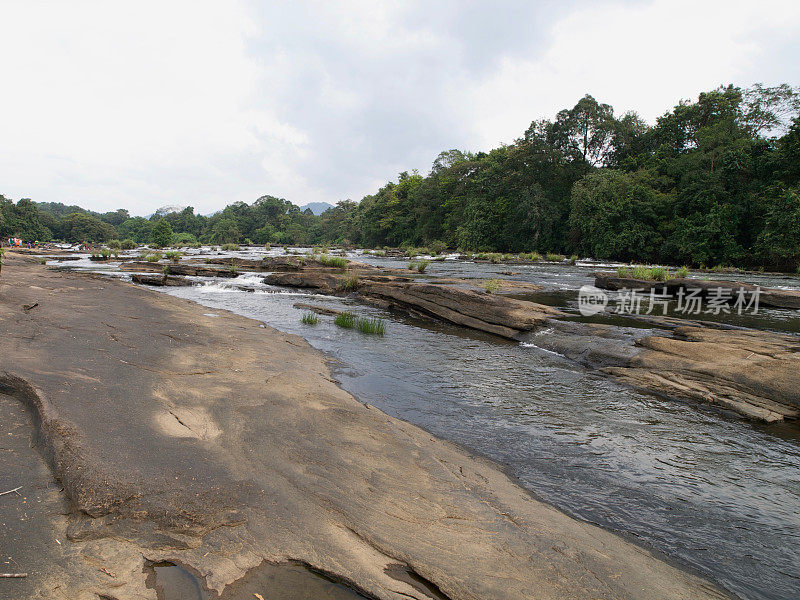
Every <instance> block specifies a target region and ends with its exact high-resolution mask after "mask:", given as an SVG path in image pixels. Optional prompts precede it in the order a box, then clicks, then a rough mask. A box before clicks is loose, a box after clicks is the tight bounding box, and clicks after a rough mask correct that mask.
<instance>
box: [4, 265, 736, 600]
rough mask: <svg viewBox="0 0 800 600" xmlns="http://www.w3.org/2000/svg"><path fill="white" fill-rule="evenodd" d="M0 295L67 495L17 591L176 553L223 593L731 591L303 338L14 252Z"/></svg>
mask: <svg viewBox="0 0 800 600" xmlns="http://www.w3.org/2000/svg"><path fill="white" fill-rule="evenodd" d="M0 303H2V306H3V311H2V313H0V331H2V334H3V339H5V340H6V341H7V350H6V354H5V358H4V361H3V365H2V369H1V370H0V371H1V372H0V379H1V380H2V383H3V386H4V388H3V390H4V392H5V393H6V394H7V395H10V396H12V397H14V398H15V399H16V400H17V401H19V402H21V403H23V405H24V406H26V407H28V408H29V409H30V410H32V411H33V413H34V414H35V417H36V418H35V419H34V420H33V421H32V422H33V423H34V424H35V426H36V427H37V428H38V430H39V433H40V434H41V436H42V440H43V448H44V450H45V456H46V457H47V459H48V460H49V461H50V464H51V466H52V469H53V473H54V476H55V477H56V478H57V480H58V481H59V482H60V483H61V485H62V486H63V489H64V495H65V498H66V499H67V500H68V501H69V503H70V507H71V510H70V511H69V514H67V515H60V514H58V515H57V514H53V513H46V514H45V515H43V516H41V517H40V518H39V522H38V523H37V524H36V527H43V528H49V530H51V531H53V532H55V533H58V532H59V531H60V532H62V534H63V535H62V534H58V535H61V537H63V539H61V538H58V548H55V547H49V546H48V547H43V548H41V551H40V552H39V553H38V557H39V560H40V561H41V564H40V565H39V566H40V567H41V566H42V565H43V564H46V565H47V566H48V568H46V569H41V570H40V572H42V573H43V575H41V576H37V577H30V578H28V579H25V580H21V581H19V582H14V584H15V585H17V587H15V588H13V592H12V593H13V594H15V595H14V596H10V597H26V596H34V595H38V596H39V597H43V598H59V597H63V595H64V593H65V592H66V593H67V595H68V596H69V597H71V598H79V599H83V598H87V599H88V598H97V597H98V596H99V597H101V598H114V599H118V600H125V599H127V598H155V591H154V590H153V589H151V588H148V587H147V582H146V579H147V577H146V567H147V566H148V565H152V564H160V563H162V562H163V561H167V562H170V563H174V564H181V565H185V567H186V568H187V569H189V570H191V571H192V572H193V573H196V574H197V576H198V577H199V578H200V579H201V580H202V581H204V582H205V584H206V585H207V586H208V588H210V589H212V590H223V589H224V588H225V587H226V586H227V585H229V584H231V583H233V582H235V581H237V580H240V579H242V578H243V577H244V576H245V575H246V574H247V573H248V571H250V570H251V569H254V568H256V567H258V565H260V564H261V563H262V562H263V561H268V562H271V563H282V562H286V561H296V562H299V563H302V564H305V565H308V566H310V567H312V568H313V569H315V570H317V571H319V572H322V573H326V574H328V575H329V576H331V577H333V578H336V579H338V580H340V581H344V582H346V583H347V584H349V585H350V586H351V587H352V588H355V589H357V590H359V591H362V592H364V593H367V594H369V595H371V596H374V597H377V598H391V599H400V598H409V597H411V598H421V599H422V598H430V597H435V596H433V595H432V594H441V595H442V596H444V597H448V598H453V599H456V598H475V599H477V598H482V599H483V598H530V597H532V596H534V595H535V596H536V597H540V598H597V597H616V598H640V597H641V596H642V591H643V590H646V593H647V595H648V597H652V598H697V597H704V598H709V597H724V594H723V593H722V592H721V591H720V590H718V589H716V588H715V587H714V586H712V585H710V584H708V583H707V582H704V581H703V580H701V579H699V578H697V577H696V576H693V575H690V574H687V573H685V572H683V571H681V570H678V569H676V568H675V567H672V566H669V565H667V564H666V563H664V562H662V561H661V560H659V559H657V558H656V557H654V556H653V555H652V554H650V553H649V552H648V551H646V550H644V549H642V548H640V547H638V546H635V545H633V544H631V543H630V542H627V541H624V540H623V539H621V538H619V537H617V536H615V535H614V534H612V533H609V532H607V531H604V530H602V529H600V528H598V527H596V526H594V525H591V524H588V523H584V522H581V521H577V520H575V519H573V518H571V517H568V516H566V515H564V514H563V513H561V512H559V511H557V510H555V509H554V508H552V507H550V506H548V505H546V504H544V503H542V502H539V501H537V500H535V499H534V498H532V497H531V496H530V495H529V494H528V493H526V492H525V491H524V490H522V489H521V488H519V487H518V486H517V485H516V484H514V483H513V482H512V481H511V480H510V479H509V478H508V477H507V476H506V475H504V474H503V473H502V472H501V471H500V470H498V469H497V468H496V466H494V465H493V464H492V463H489V462H487V461H485V460H481V459H477V458H475V457H474V456H470V454H468V453H466V452H465V451H463V450H462V449H460V448H457V447H455V446H453V445H452V444H449V443H446V442H443V441H441V440H438V439H436V438H435V437H433V436H431V435H430V434H429V433H427V432H425V431H423V430H421V429H419V428H417V427H414V426H413V425H410V424H408V423H405V422H403V421H399V420H397V419H393V418H391V417H389V416H387V415H386V414H384V413H382V412H380V411H379V410H377V409H376V408H374V407H372V406H370V405H369V404H363V403H361V402H358V401H356V400H355V399H354V398H353V397H352V396H350V395H349V394H347V393H346V392H344V391H343V390H341V389H340V388H339V387H338V386H337V385H336V384H335V383H334V382H333V381H332V379H331V377H330V374H329V371H328V367H327V365H326V364H325V361H324V358H323V357H322V356H321V355H320V354H319V353H318V352H316V351H315V350H313V349H312V348H310V347H309V346H308V344H306V343H305V341H304V340H302V339H301V338H298V337H296V336H291V335H286V334H282V333H279V332H277V331H275V330H272V329H270V328H268V327H264V326H263V325H261V324H259V323H258V322H256V321H252V320H249V319H245V318H242V317H238V316H236V315H232V314H229V313H225V312H223V311H218V313H216V314H215V315H213V316H212V315H207V314H206V313H204V311H203V308H201V307H199V306H198V305H196V304H193V303H190V302H186V301H181V300H179V299H176V298H173V297H169V296H164V295H158V294H154V293H152V292H150V291H148V290H145V289H142V288H136V287H134V286H131V285H130V284H127V283H124V282H120V281H112V280H108V279H97V278H91V277H87V276H82V275H79V274H71V273H59V272H52V271H46V270H45V269H44V268H43V267H41V266H40V265H38V264H30V263H26V262H23V259H17V258H12V259H10V260H9V261H8V263H7V265H6V268H4V269H3V273H2V279H0ZM512 304H513V303H512ZM507 309H508V310H511V312H510V313H509V314H510V315H511V316H513V318H515V319H519V322H520V323H522V324H525V325H526V326H527V324H528V323H529V322H530V321H529V319H528V317H527V316H524V315H522V316H521V315H519V314H518V313H517V312H515V310H519V307H517V308H516V309H514V310H512V309H509V308H508V306H506V307H505V308H503V310H507ZM21 476H24V474H21ZM64 546H66V547H64ZM9 547H11V549H12V551H13V550H14V548H13V546H9ZM31 570H32V571H33V569H31ZM398 573H404V574H405V575H404V576H398ZM409 581H411V582H412V583H409ZM413 582H416V583H413ZM419 582H423V583H424V585H420V584H419ZM6 583H7V582H2V585H3V586H5V585H6ZM3 589H4V590H9V589H12V588H9V587H5V588H0V591H1V590H3ZM426 590H427V591H426Z"/></svg>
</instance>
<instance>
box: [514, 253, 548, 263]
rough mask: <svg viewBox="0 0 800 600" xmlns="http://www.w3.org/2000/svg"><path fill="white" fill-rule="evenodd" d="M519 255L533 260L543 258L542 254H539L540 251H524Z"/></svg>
mask: <svg viewBox="0 0 800 600" xmlns="http://www.w3.org/2000/svg"><path fill="white" fill-rule="evenodd" d="M519 257H520V258H524V259H527V260H530V261H533V262H536V261H539V260H542V255H541V254H539V253H538V252H528V253H527V254H525V253H524V252H523V253H522V254H520V255H519Z"/></svg>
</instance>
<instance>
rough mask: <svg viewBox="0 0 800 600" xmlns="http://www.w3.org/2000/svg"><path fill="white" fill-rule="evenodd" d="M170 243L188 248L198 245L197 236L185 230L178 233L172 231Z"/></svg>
mask: <svg viewBox="0 0 800 600" xmlns="http://www.w3.org/2000/svg"><path fill="white" fill-rule="evenodd" d="M172 245H173V246H179V247H180V246H186V247H188V248H192V247H194V246H198V247H199V245H200V244H199V243H198V241H197V237H195V235H194V234H193V233H189V232H187V231H181V232H179V233H174V234H173V235H172Z"/></svg>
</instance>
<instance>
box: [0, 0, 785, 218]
mask: <svg viewBox="0 0 800 600" xmlns="http://www.w3.org/2000/svg"><path fill="white" fill-rule="evenodd" d="M799 59H800V2H797V1H796V0H789V1H784V2H772V1H769V0H760V1H759V2H752V1H748V2H731V1H720V2H702V1H701V0H691V1H675V0H657V1H652V2H650V1H646V2H634V1H619V2H581V1H575V2H565V1H562V2H555V1H554V2H549V1H544V2H533V1H532V0H519V1H516V0H515V1H510V0H509V1H500V0H491V1H489V0H487V1H484V2H472V1H469V0H461V1H438V0H426V1H420V2H412V1H405V2H380V1H377V0H367V1H364V2H360V1H343V0H337V1H335V2H299V1H294V2H290V1H288V0H287V1H285V2H266V1H259V0H241V1H234V0H231V1H228V2H225V1H223V0H211V1H205V0H187V1H182V0H157V1H149V0H137V1H136V2H116V1H110V0H98V1H91V2H84V1H80V0H70V1H69V2H65V1H63V0H57V1H53V2H40V1H36V0H0V193H2V194H4V195H5V196H7V197H10V198H13V199H18V198H21V197H30V198H32V199H34V200H37V201H57V202H64V203H66V204H79V205H82V206H84V207H86V208H91V209H93V210H98V211H106V210H112V209H116V208H118V207H125V208H128V209H129V210H131V212H132V213H134V214H148V213H151V212H153V210H154V209H156V208H158V207H160V206H164V205H180V206H187V205H191V206H194V207H195V209H196V210H198V211H199V212H201V213H204V214H205V213H210V212H213V211H215V210H218V209H220V208H222V207H224V206H225V205H226V204H229V203H231V202H234V201H237V200H244V201H247V202H252V201H253V200H255V199H256V198H258V197H259V196H261V195H264V194H271V195H274V196H280V197H283V198H286V199H287V200H291V201H292V202H294V203H295V204H305V203H307V202H313V201H327V202H331V203H335V202H337V201H339V200H342V199H346V198H351V199H354V200H358V199H360V198H361V197H363V196H364V195H365V194H368V193H372V192H374V191H375V190H377V188H378V187H380V186H381V185H383V184H384V183H385V182H386V181H387V180H390V179H396V177H397V174H398V173H399V172H400V171H403V170H411V169H414V168H416V169H419V170H420V171H421V172H422V173H427V172H428V170H429V169H430V165H431V163H432V162H433V160H434V159H435V158H436V156H437V155H438V153H439V152H440V151H442V150H446V149H449V148H460V149H464V150H488V149H490V148H492V147H496V146H498V145H499V144H501V143H510V142H512V141H513V140H514V138H516V137H518V136H520V135H521V134H522V133H523V132H524V130H525V129H526V127H527V126H528V125H529V124H530V122H531V121H532V120H534V119H540V118H553V116H554V115H555V113H556V112H557V111H558V110H560V109H561V108H569V107H571V106H573V105H574V104H575V102H576V101H577V100H578V99H579V98H580V97H581V96H583V95H584V94H585V93H591V94H592V95H594V96H595V98H597V99H598V100H599V101H601V102H606V103H609V104H611V105H612V106H614V108H615V111H616V113H618V114H619V113H622V112H624V111H626V110H631V109H635V110H637V111H638V112H639V114H640V115H642V116H643V117H644V118H645V119H646V120H647V121H648V122H651V123H652V122H653V121H654V120H655V118H656V117H657V116H659V115H660V114H663V113H664V112H665V111H666V110H668V109H670V108H671V107H672V106H674V105H675V104H676V103H677V102H678V100H680V99H681V98H696V96H697V94H698V93H699V92H701V91H704V90H708V89H712V88H714V87H716V86H717V85H719V84H722V83H735V84H738V85H749V84H752V83H754V82H763V83H764V84H768V85H772V84H777V83H781V82H788V83H791V84H792V85H798V83H800V60H799Z"/></svg>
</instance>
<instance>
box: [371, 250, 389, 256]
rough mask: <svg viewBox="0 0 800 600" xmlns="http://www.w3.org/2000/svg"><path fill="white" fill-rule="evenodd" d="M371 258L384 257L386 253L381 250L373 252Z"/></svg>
mask: <svg viewBox="0 0 800 600" xmlns="http://www.w3.org/2000/svg"><path fill="white" fill-rule="evenodd" d="M372 256H386V252H385V251H383V250H374V251H373V252H372Z"/></svg>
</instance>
